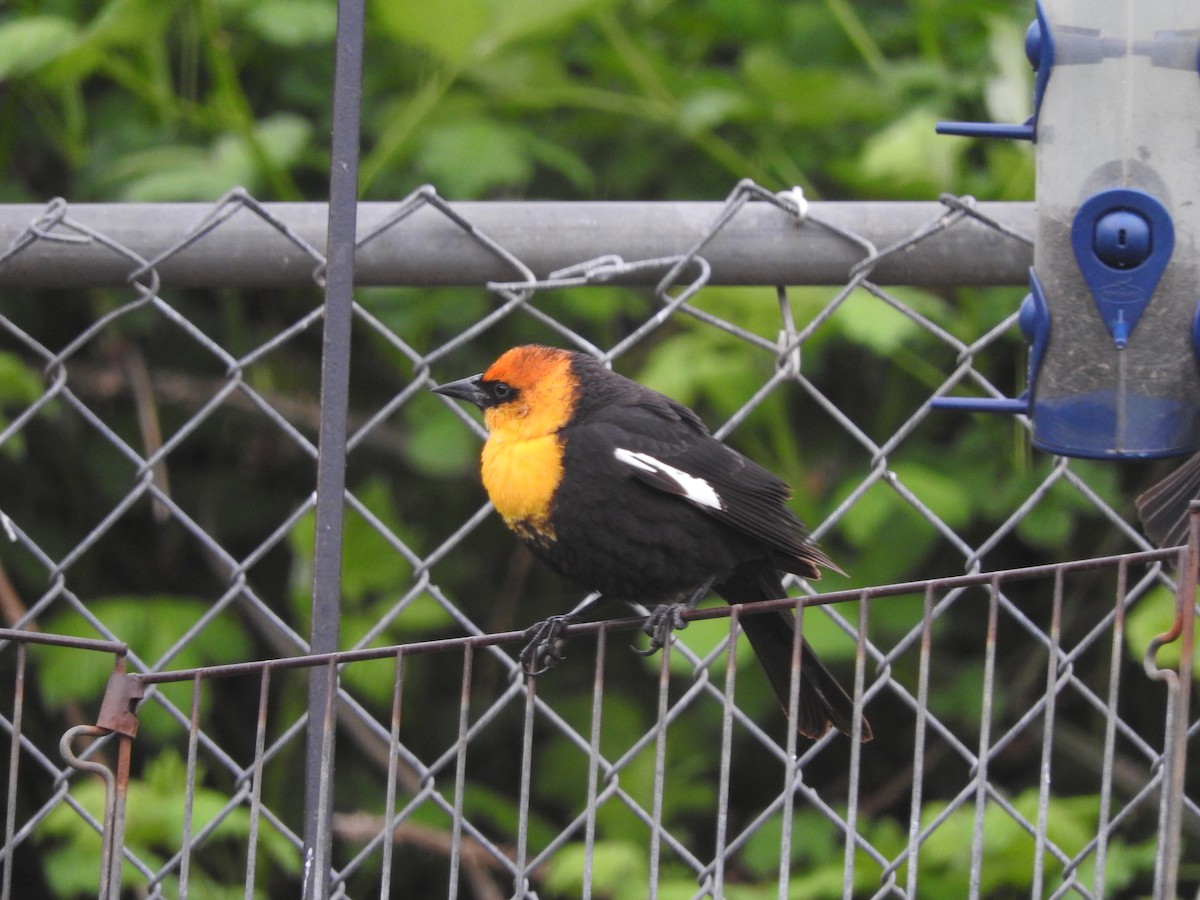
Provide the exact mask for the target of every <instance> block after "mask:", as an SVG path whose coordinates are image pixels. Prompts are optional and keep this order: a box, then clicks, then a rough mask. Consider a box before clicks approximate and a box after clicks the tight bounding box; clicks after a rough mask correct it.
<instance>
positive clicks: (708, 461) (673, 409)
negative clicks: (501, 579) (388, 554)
mask: <svg viewBox="0 0 1200 900" xmlns="http://www.w3.org/2000/svg"><path fill="white" fill-rule="evenodd" d="M435 390H436V391H437V392H438V393H441V394H444V395H446V396H449V397H454V398H457V399H460V400H467V401H470V402H471V403H474V404H475V405H476V406H478V407H480V409H482V410H483V415H484V420H485V422H486V424H487V428H488V439H487V443H486V444H485V445H484V447H483V466H482V474H483V484H484V487H485V488H486V489H487V493H488V496H490V497H491V499H492V503H493V504H494V505H495V507H496V509H497V511H498V512H499V513H500V515H501V516H502V517H503V518H504V521H505V523H506V524H507V525H508V527H509V528H510V529H512V531H513V532H515V533H516V535H517V536H518V537H519V538H520V539H521V540H522V541H523V542H524V543H525V544H526V545H527V546H529V548H530V549H531V550H532V551H533V553H534V554H535V555H536V556H537V557H539V558H540V559H542V560H543V561H544V562H546V563H547V564H549V565H550V567H551V568H553V569H555V570H556V571H557V572H558V573H559V574H561V575H562V576H564V577H565V578H567V579H569V580H571V581H573V582H575V583H577V584H579V585H581V586H582V587H584V588H587V589H589V590H592V591H598V592H599V593H600V594H601V595H602V596H603V597H604V598H605V599H609V600H620V601H625V602H628V603H639V604H645V605H656V604H657V605H658V606H657V608H656V610H655V613H654V614H653V615H652V616H651V618H650V620H649V622H648V624H647V633H650V634H652V635H654V636H655V637H656V640H655V642H654V643H655V646H661V643H662V642H663V641H665V640H666V637H667V635H668V634H669V631H670V629H671V628H672V627H681V626H682V624H683V621H682V619H681V618H680V616H679V611H680V609H681V608H690V607H693V606H695V604H696V603H697V602H698V601H699V600H700V599H702V598H703V596H704V595H705V594H706V593H708V591H709V590H710V588H711V589H712V590H715V591H716V592H717V593H718V594H719V595H720V596H721V597H723V598H724V599H725V600H726V601H727V602H730V603H749V602H753V601H757V600H769V599H776V598H780V597H784V596H786V594H785V591H784V588H783V583H782V581H781V576H780V573H781V572H792V573H795V574H797V575H801V576H804V577H805V578H817V577H819V576H820V568H819V567H821V566H824V567H827V568H836V567H835V566H833V563H831V562H830V561H829V559H828V558H827V557H826V556H825V554H824V553H822V552H821V550H820V549H819V548H818V547H817V546H816V545H815V544H814V543H813V542H812V541H811V540H809V539H808V536H807V532H806V531H805V529H804V526H803V525H802V524H801V523H800V521H799V519H797V518H796V517H795V516H794V515H793V514H792V513H791V512H790V511H789V510H788V508H787V507H786V506H785V505H784V503H785V501H786V500H787V498H788V497H789V496H790V493H791V492H790V489H789V488H788V486H787V485H786V484H785V483H784V482H782V481H781V480H779V479H778V478H776V477H775V476H774V475H772V474H771V473H770V472H768V471H767V470H766V469H764V468H762V467H761V466H759V465H757V464H755V463H754V462H752V461H751V460H749V459H747V458H746V457H745V456H742V455H741V454H740V453H737V452H736V451H734V450H732V449H730V448H729V447H726V446H725V445H724V444H722V443H721V442H719V441H718V440H716V439H715V438H713V437H712V436H711V435H710V434H709V432H708V429H707V428H705V427H704V424H703V423H702V422H701V421H700V419H699V418H698V417H697V416H696V414H695V413H694V412H692V411H691V410H690V409H688V408H687V407H685V406H683V405H681V404H679V403H676V402H675V401H674V400H671V399H670V398H668V397H666V396H664V395H662V394H659V393H657V392H655V391H652V390H650V389H649V388H646V387H643V386H642V385H640V384H638V383H637V382H635V381H631V380H629V379H628V378H624V377H622V376H620V375H617V374H615V373H614V372H611V371H610V370H608V369H607V368H605V366H604V365H603V364H601V363H600V362H599V361H598V360H596V359H594V358H592V357H590V356H587V355H584V354H582V353H572V352H568V351H566V350H559V349H554V348H550V347H541V346H524V347H516V348H514V349H512V350H509V351H508V352H506V353H505V354H504V355H502V356H501V357H500V358H499V359H498V360H496V362H495V363H493V364H492V366H491V367H490V368H489V369H488V370H487V371H486V372H484V373H483V374H482V375H475V376H473V377H471V378H464V379H462V380H461V381H455V382H452V383H449V384H444V385H442V386H440V387H438V388H435ZM557 618H558V620H559V622H560V623H561V621H562V620H564V619H570V618H573V617H572V616H568V617H557ZM741 622H742V627H743V628H744V629H745V631H746V634H747V636H748V637H749V638H750V643H751V646H753V648H754V650H755V652H756V653H757V655H758V658H759V660H760V661H761V663H762V665H763V668H764V669H765V670H766V673H767V676H768V678H769V679H770V681H771V685H772V686H773V687H774V689H775V692H776V694H777V695H778V696H779V698H780V700H781V701H782V702H783V705H784V708H785V709H786V708H787V697H788V694H789V688H790V677H791V660H792V648H793V635H794V634H795V618H794V617H793V616H792V614H791V613H790V612H789V611H787V610H783V611H773V612H767V613H762V614H757V615H745V616H744V617H743V618H742V620H741ZM543 652H544V653H548V655H549V656H551V657H555V658H557V656H558V654H557V651H556V650H555V649H553V648H551V649H549V650H548V651H543ZM535 658H536V659H541V658H544V656H542V655H539V656H537V657H535ZM853 723H854V704H853V701H851V699H850V698H849V697H848V696H847V694H846V692H845V691H844V690H843V689H842V687H841V685H839V684H838V682H837V681H836V679H834V677H833V676H832V675H831V674H830V673H829V671H828V670H827V669H826V668H825V667H824V666H823V665H822V664H821V662H820V660H818V659H817V656H816V654H814V653H813V652H812V650H811V649H810V648H809V647H808V645H807V643H804V644H803V646H802V648H801V677H800V696H799V712H798V721H797V725H796V727H797V729H798V731H799V732H800V733H801V734H804V735H806V736H808V737H813V738H816V737H820V736H821V735H823V734H824V733H825V732H826V731H827V730H828V729H829V726H830V725H833V726H834V727H836V728H837V729H839V730H840V731H842V732H844V733H845V734H848V735H849V734H851V730H852V727H853ZM861 734H862V739H863V740H864V741H866V740H870V739H871V728H870V726H869V725H868V724H867V722H866V720H865V719H864V720H863V722H862V732H861Z"/></svg>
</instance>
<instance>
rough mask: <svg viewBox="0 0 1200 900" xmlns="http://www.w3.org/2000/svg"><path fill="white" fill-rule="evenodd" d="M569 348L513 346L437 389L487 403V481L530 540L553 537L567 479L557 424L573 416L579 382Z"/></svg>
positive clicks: (509, 517)
mask: <svg viewBox="0 0 1200 900" xmlns="http://www.w3.org/2000/svg"><path fill="white" fill-rule="evenodd" d="M571 360H572V356H571V354H570V353H568V352H567V351H566V350H558V349H555V348H553V347H541V346H537V345H533V344H530V345H526V346H523V347H514V348H513V349H511V350H509V351H507V352H506V353H504V354H503V355H502V356H501V357H500V358H499V359H498V360H496V361H495V362H494V363H492V365H491V366H490V367H489V368H488V370H487V371H486V372H484V373H483V374H482V375H474V376H472V377H470V378H464V379H462V380H461V381H452V382H450V383H449V384H443V385H441V386H440V387H438V388H435V390H436V391H437V392H438V393H440V394H445V395H446V396H448V397H454V398H455V399H458V400H466V401H468V402H470V403H474V404H475V405H476V406H478V407H479V408H480V409H482V410H483V419H484V422H486V423H487V427H488V439H487V443H486V444H484V447H483V467H482V475H483V484H484V487H485V488H486V489H487V492H488V496H489V497H491V499H492V502H493V503H494V504H495V506H496V509H497V510H498V511H499V512H500V515H501V516H503V517H504V521H505V522H506V523H508V525H509V527H510V528H512V529H514V530H515V531H517V533H518V534H520V535H522V537H525V538H526V539H529V540H538V541H547V540H553V536H554V533H553V529H552V528H551V527H550V524H549V519H550V515H551V512H552V502H553V498H554V492H555V490H556V489H557V488H558V483H559V480H560V479H561V478H562V453H563V446H562V441H561V439H560V437H559V435H558V432H559V430H560V429H561V428H562V427H563V426H564V425H566V424H567V423H568V422H569V421H570V420H571V416H572V414H573V412H574V410H575V404H576V400H577V397H578V394H577V392H578V383H577V379H576V378H575V375H574V374H573V373H572V370H571Z"/></svg>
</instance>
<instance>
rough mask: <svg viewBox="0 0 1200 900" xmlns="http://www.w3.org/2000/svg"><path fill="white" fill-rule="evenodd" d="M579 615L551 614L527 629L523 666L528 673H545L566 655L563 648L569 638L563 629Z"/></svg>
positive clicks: (522, 657)
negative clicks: (564, 635) (565, 635)
mask: <svg viewBox="0 0 1200 900" xmlns="http://www.w3.org/2000/svg"><path fill="white" fill-rule="evenodd" d="M577 618H578V616H575V615H572V614H569V613H568V614H567V615H565V616H551V617H550V618H548V619H546V620H545V621H543V622H538V623H537V624H536V625H531V626H530V627H528V628H526V629H525V646H524V647H523V648H521V654H520V660H521V668H522V669H524V670H525V674H526V675H533V676H538V675H544V674H546V673H547V672H549V671H550V670H551V669H552V668H554V666H556V665H557V664H558V663H560V662H562V661H563V659H565V658H566V657H565V656H564V654H563V652H562V650H563V646H564V645H565V644H566V642H567V640H566V638H565V637H563V631H564V630H565V629H566V627H567V626H568V625H571V624H573V623H574V622H575V620H576V619H577Z"/></svg>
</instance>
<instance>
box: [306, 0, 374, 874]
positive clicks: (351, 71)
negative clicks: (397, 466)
mask: <svg viewBox="0 0 1200 900" xmlns="http://www.w3.org/2000/svg"><path fill="white" fill-rule="evenodd" d="M363 13H364V2H363V0H339V3H338V25H337V50H336V57H335V62H334V83H333V145H332V152H331V156H330V166H329V229H328V237H327V244H326V250H325V258H326V260H327V268H326V280H325V334H324V345H323V347H322V356H321V360H322V364H321V432H320V445H319V451H320V452H319V454H318V457H317V497H316V517H317V527H316V541H315V546H314V548H313V605H312V631H311V638H310V644H311V650H312V652H313V653H328V652H330V651H332V650H335V649H337V645H338V624H339V615H340V598H341V576H342V519H343V504H342V497H343V494H344V493H345V480H346V477H345V468H346V412H347V407H348V405H349V388H350V328H351V320H352V303H353V299H354V293H353V291H354V245H355V242H356V237H357V234H356V226H357V208H358V140H359V134H358V132H359V120H360V103H361V98H362V49H363V18H364V16H363ZM336 690H337V680H336V678H331V677H329V673H328V672H326V671H324V670H322V669H314V670H313V671H312V672H311V673H310V676H309V682H308V698H309V699H308V744H307V752H306V758H305V791H304V865H305V879H304V896H305V898H322V897H325V896H326V895H327V894H328V887H329V871H330V855H329V850H330V843H331V840H332V837H331V834H330V808H329V805H328V803H323V802H322V798H323V797H327V794H326V792H325V791H323V790H322V783H323V782H324V781H325V780H326V779H332V777H333V764H334V760H333V746H334V742H333V741H332V740H331V737H332V734H326V733H325V732H326V731H327V730H328V731H330V732H332V730H333V729H335V728H336V727H337V724H336V717H335V716H334V715H327V711H332V710H333V709H334V704H335V697H334V696H333V694H334V692H336Z"/></svg>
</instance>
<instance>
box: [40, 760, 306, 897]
mask: <svg viewBox="0 0 1200 900" xmlns="http://www.w3.org/2000/svg"><path fill="white" fill-rule="evenodd" d="M199 780H202V778H201V779H198V781H199ZM185 781H186V771H185V766H184V761H183V760H182V759H181V758H180V757H179V756H178V755H176V754H174V753H172V752H170V751H164V752H163V753H160V754H158V755H157V756H156V757H155V759H154V760H153V761H152V762H151V763H150V764H149V765H147V766H146V771H145V773H144V774H143V776H142V777H141V778H135V779H133V780H131V781H130V783H129V788H128V794H127V801H126V802H127V809H128V815H127V819H126V823H125V845H126V847H128V848H129V850H130V851H131V852H132V853H135V854H137V856H138V857H139V858H141V859H143V860H145V861H146V862H148V863H151V864H152V865H153V866H154V868H156V869H157V868H159V867H161V866H163V865H164V864H165V863H166V862H167V860H169V859H170V858H171V857H172V856H173V855H174V854H175V853H177V852H178V849H179V847H180V846H182V843H183V823H184V821H185V816H184V803H185V797H184V793H183V791H182V790H180V786H181V785H183V784H184V783H185ZM71 794H72V796H73V797H74V799H75V801H76V802H77V803H78V804H79V805H80V806H81V807H82V808H83V809H84V810H86V811H87V812H88V813H89V814H90V815H91V816H93V817H94V818H95V819H96V820H97V821H103V820H104V783H103V782H102V781H100V780H99V779H97V778H87V779H85V780H83V781H81V782H80V784H78V785H77V786H76V787H75V788H73V789H72V791H71ZM227 803H228V796H227V795H226V794H225V793H224V792H223V791H219V790H213V789H210V788H205V787H198V788H196V790H195V792H194V794H193V797H192V833H193V834H199V833H201V832H202V831H203V830H204V829H205V827H206V826H208V825H209V823H212V822H214V821H215V820H217V819H218V818H219V819H220V821H219V823H218V824H216V825H215V827H214V828H213V830H212V831H211V832H210V833H209V834H208V836H207V837H206V838H205V841H204V844H203V847H202V848H201V849H200V850H198V851H194V854H193V859H194V860H196V861H197V862H194V863H193V865H192V867H191V869H190V873H189V880H188V896H194V897H201V898H212V900H217V898H233V897H243V896H245V893H244V890H245V889H244V888H243V887H242V882H241V881H240V880H238V878H237V875H238V873H237V871H236V869H234V870H226V871H221V866H220V861H221V860H222V858H223V857H224V858H226V859H236V858H237V857H238V855H239V854H240V853H244V852H245V846H246V840H247V838H248V837H249V833H250V810H249V809H248V808H247V807H245V806H239V807H235V808H234V809H232V810H230V811H228V812H226V811H225V806H226V804H227ZM45 828H46V831H47V833H48V834H49V835H50V836H51V837H53V838H57V839H58V843H57V845H56V846H55V847H54V849H51V850H50V851H49V852H48V853H47V855H46V875H47V878H48V879H49V881H50V885H51V887H53V888H54V891H55V896H57V897H64V898H65V897H76V896H80V895H89V894H90V895H92V896H94V895H95V891H96V884H97V878H98V874H97V873H98V872H99V871H100V850H101V847H100V835H99V834H97V832H96V831H95V829H93V828H92V826H91V825H89V824H88V823H87V822H85V821H84V820H83V818H82V817H81V816H80V815H79V814H78V813H77V812H76V811H75V810H74V809H72V808H71V807H70V806H67V805H66V804H60V805H59V806H57V807H55V809H54V810H53V811H52V812H51V813H50V815H49V816H48V817H47V819H46V824H45ZM257 849H258V854H259V858H260V860H263V861H269V862H270V863H272V864H274V865H275V866H278V867H279V869H280V870H282V871H284V872H287V873H289V874H292V875H295V874H297V873H298V872H299V870H300V854H299V853H298V852H297V851H296V850H295V848H293V847H292V845H291V843H290V842H289V841H288V840H287V838H286V837H285V836H284V835H283V834H281V833H280V832H278V831H276V830H275V828H274V827H272V826H271V825H269V824H267V825H264V826H262V827H260V828H259V830H258V848H257ZM206 862H208V863H209V865H206ZM210 866H211V867H212V868H211V869H210ZM213 869H215V871H214V870H213ZM230 876H232V877H230ZM143 883H144V882H143V879H142V875H141V873H140V872H136V871H135V870H134V868H133V867H132V866H125V868H124V881H123V885H124V886H125V887H128V888H130V889H133V888H134V887H135V886H141V885H142V884H143ZM165 890H166V891H167V892H168V893H170V894H177V893H178V892H179V880H178V878H176V877H172V878H169V879H167V881H166V883H165ZM254 896H255V897H264V898H265V897H268V896H271V895H270V894H269V893H267V892H266V891H264V890H263V889H262V888H261V887H260V888H259V889H258V890H256V891H255V893H254Z"/></svg>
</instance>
